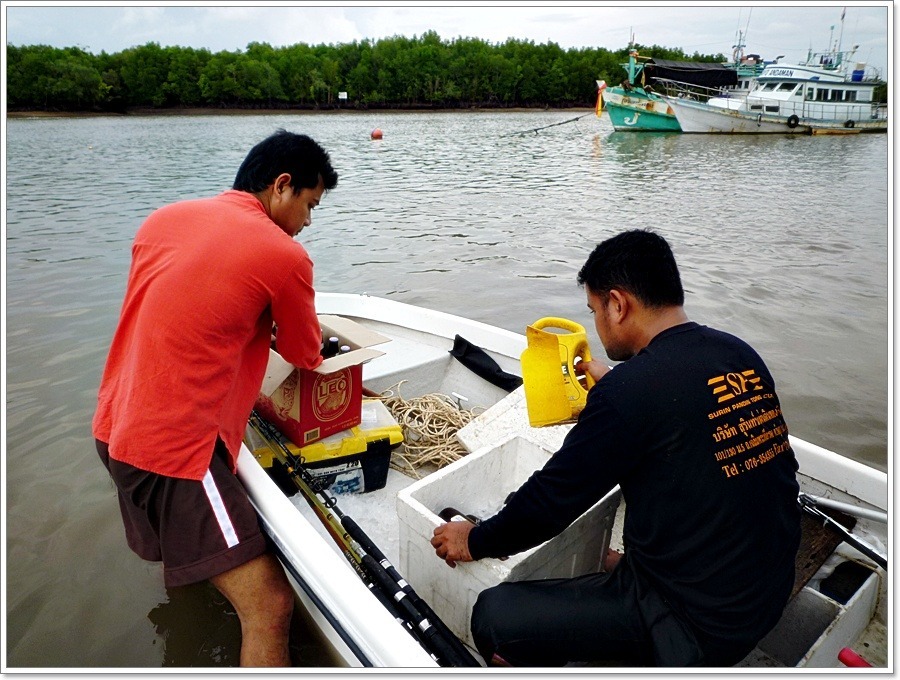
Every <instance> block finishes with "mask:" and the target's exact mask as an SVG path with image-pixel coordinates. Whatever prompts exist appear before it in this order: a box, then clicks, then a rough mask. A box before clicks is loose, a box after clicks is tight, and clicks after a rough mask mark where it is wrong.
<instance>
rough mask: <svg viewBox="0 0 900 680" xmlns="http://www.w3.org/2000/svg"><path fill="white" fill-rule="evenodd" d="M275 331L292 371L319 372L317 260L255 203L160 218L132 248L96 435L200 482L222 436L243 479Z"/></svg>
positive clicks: (119, 456) (137, 462)
mask: <svg viewBox="0 0 900 680" xmlns="http://www.w3.org/2000/svg"><path fill="white" fill-rule="evenodd" d="M273 320H274V321H275V323H276V324H277V326H278V351H279V353H280V354H281V355H282V356H283V357H284V358H285V359H286V360H287V361H289V362H291V363H293V364H294V365H296V366H300V367H302V368H315V367H316V366H318V365H319V364H320V363H321V361H322V359H321V356H320V348H321V345H320V343H321V330H320V326H319V323H318V319H317V318H316V311H315V293H314V290H313V265H312V261H311V260H310V258H309V255H308V254H307V252H306V249H305V248H303V246H302V245H300V244H299V243H297V242H296V241H294V240H293V239H292V238H291V237H290V236H288V235H287V234H286V233H285V232H284V231H282V230H281V229H280V228H279V227H278V225H276V224H275V223H274V222H272V220H271V219H269V217H268V215H266V213H265V211H264V209H263V206H262V204H261V203H260V202H259V200H257V198H256V197H255V196H253V195H252V194H249V193H245V192H241V191H226V192H224V193H222V194H220V195H218V196H216V197H213V198H205V199H197V200H190V201H182V202H179V203H175V204H172V205H168V206H165V207H163V208H160V209H159V210H156V211H155V212H153V213H152V214H151V215H150V216H149V217H148V218H147V220H146V221H145V222H144V224H143V225H142V226H141V228H140V229H139V230H138V232H137V235H136V236H135V240H134V244H133V246H132V263H131V271H130V273H129V277H128V286H127V289H126V293H125V300H124V303H123V305H122V312H121V316H120V319H119V325H118V327H117V329H116V332H115V334H114V336H113V339H112V344H111V347H110V351H109V356H108V358H107V363H106V367H105V369H104V372H103V377H102V380H101V383H100V390H99V395H98V407H97V411H96V413H95V415H94V420H93V434H94V436H95V437H96V438H97V439H100V440H101V441H105V442H107V443H108V444H109V449H110V456H111V457H112V458H114V459H116V460H119V461H121V462H125V463H128V464H130V465H133V466H135V467H138V468H141V469H143V470H148V471H150V472H156V473H158V474H162V475H166V476H170V477H181V478H184V479H197V480H199V479H202V478H203V475H204V473H205V472H206V470H207V468H208V466H209V461H210V458H211V456H212V451H213V447H214V445H215V441H216V437H217V436H219V437H221V438H222V441H224V442H225V445H226V446H227V448H228V451H229V452H230V454H231V467H232V470H235V469H236V464H235V460H236V456H237V453H238V451H239V449H240V443H241V439H242V437H243V433H244V428H245V427H246V424H247V418H248V416H249V414H250V410H251V408H252V407H253V403H254V400H255V399H256V397H257V394H258V393H259V388H260V384H261V382H262V378H263V376H264V374H265V369H266V363H267V360H268V348H269V344H270V340H271V332H272V322H273Z"/></svg>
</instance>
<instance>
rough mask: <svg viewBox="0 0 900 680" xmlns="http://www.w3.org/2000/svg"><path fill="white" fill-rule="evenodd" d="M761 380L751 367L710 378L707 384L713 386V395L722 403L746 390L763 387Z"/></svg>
mask: <svg viewBox="0 0 900 680" xmlns="http://www.w3.org/2000/svg"><path fill="white" fill-rule="evenodd" d="M759 382H760V378H759V376H757V375H756V371H754V370H753V369H752V368H751V369H750V370H748V371H741V372H740V373H726V374H725V375H719V376H716V377H715V378H710V379H709V381H708V382H707V383H706V384H707V385H709V386H710V387H712V388H713V395H714V396H716V397H718V399H719V403H720V404H721V403H722V402H723V401H729V400H730V399H734V398H735V397H739V396H740V395H742V394H744V393H746V392H750V391H755V390H761V389H763V386H762V385H760V384H759Z"/></svg>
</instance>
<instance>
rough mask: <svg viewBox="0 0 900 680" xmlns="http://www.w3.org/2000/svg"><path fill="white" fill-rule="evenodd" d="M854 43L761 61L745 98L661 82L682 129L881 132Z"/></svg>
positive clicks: (868, 76)
mask: <svg viewBox="0 0 900 680" xmlns="http://www.w3.org/2000/svg"><path fill="white" fill-rule="evenodd" d="M855 51H856V47H854V48H853V49H852V50H849V51H846V52H843V51H839V50H838V49H837V48H836V47H835V48H834V49H832V50H830V51H828V52H815V53H814V52H812V51H810V53H809V54H808V55H807V58H806V60H805V61H803V62H801V63H799V64H788V63H778V62H774V63H771V64H766V66H765V68H764V69H763V71H762V73H761V74H760V75H759V77H758V78H757V81H756V84H755V85H754V87H753V89H752V90H750V92H749V93H748V94H747V96H746V97H744V98H732V97H723V96H721V94H720V93H718V92H716V91H715V90H712V89H709V88H698V87H696V86H693V85H692V84H690V83H687V82H683V81H679V80H677V79H667V80H662V81H660V84H661V86H662V89H663V91H664V97H665V100H666V102H667V104H668V105H669V106H671V107H672V109H673V110H674V111H675V116H676V117H677V119H678V122H679V125H680V126H681V130H682V131H683V132H688V133H745V134H765V133H770V134H771V133H775V134H858V133H860V132H886V131H887V125H888V118H887V113H888V112H887V106H886V105H884V104H879V103H877V102H876V101H875V100H874V91H875V87H876V85H878V84H880V83H881V80H880V77H879V76H878V74H877V73H876V72H874V71H871V70H869V69H867V66H866V64H864V63H858V62H854V61H853V55H854V54H855Z"/></svg>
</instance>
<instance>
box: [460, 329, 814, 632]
mask: <svg viewBox="0 0 900 680" xmlns="http://www.w3.org/2000/svg"><path fill="white" fill-rule="evenodd" d="M796 471H797V462H796V459H795V457H794V453H793V451H792V450H791V448H790V443H789V441H788V433H787V426H786V424H785V422H784V418H783V417H782V414H781V407H780V404H779V401H778V397H777V395H776V393H775V386H774V382H773V380H772V376H771V375H770V373H769V371H768V369H767V368H766V366H765V364H764V363H763V361H762V359H761V358H760V357H759V355H758V354H757V353H756V352H755V351H754V350H753V349H752V348H751V347H750V346H749V345H748V344H747V343H745V342H744V341H742V340H740V339H739V338H736V337H734V336H732V335H729V334H727V333H722V332H720V331H716V330H713V329H710V328H707V327H705V326H700V325H698V324H696V323H693V322H689V323H685V324H681V325H679V326H675V327H673V328H670V329H667V330H666V331H663V332H662V333H660V334H659V335H657V336H656V337H655V338H654V339H653V340H652V342H650V344H649V345H648V346H647V347H646V348H644V349H643V350H641V352H639V353H638V354H637V355H636V356H634V357H633V358H631V359H629V360H628V361H626V362H624V363H622V364H620V365H618V366H616V367H615V368H614V369H613V370H612V371H611V372H610V373H608V374H607V375H605V376H604V377H603V378H602V379H601V380H600V381H599V382H598V383H597V384H596V386H595V387H594V388H593V389H591V391H590V393H589V395H588V399H587V405H586V406H585V408H584V410H583V411H582V413H581V415H580V416H579V418H578V422H577V423H576V425H575V426H574V427H573V428H572V430H571V431H570V432H569V434H568V435H567V437H566V439H565V441H564V442H563V445H562V448H560V450H559V451H558V452H557V453H556V454H554V456H553V457H552V458H551V459H550V461H548V463H547V464H546V465H545V466H544V467H543V468H542V469H541V470H538V471H537V472H535V473H534V474H533V475H532V476H531V477H530V478H529V479H528V480H527V481H526V482H525V483H524V484H523V485H522V487H521V488H520V489H519V490H518V491H517V492H516V493H515V495H514V496H513V497H512V499H511V500H510V501H509V503H508V504H507V505H506V506H505V507H504V508H503V509H502V510H501V511H500V512H499V513H498V514H496V515H495V516H493V517H491V518H489V519H487V520H485V521H484V522H483V523H482V524H481V525H480V526H479V527H476V528H474V529H473V530H472V532H471V533H470V535H469V550H470V552H471V554H472V556H473V557H474V558H475V559H480V558H483V557H500V556H503V555H510V554H515V553H517V552H521V551H522V550H527V549H528V548H530V547H533V546H535V545H539V544H540V543H542V542H544V541H546V540H548V539H550V538H552V537H553V536H555V535H556V534H558V533H559V532H560V531H562V530H563V529H565V528H566V527H567V526H568V525H569V524H570V523H571V522H572V521H574V520H575V519H576V518H577V517H578V516H580V515H581V514H582V513H583V512H585V511H586V510H587V509H588V508H590V507H591V506H592V505H593V504H594V503H595V502H597V501H598V500H599V499H600V498H602V497H603V496H604V495H605V494H606V493H607V492H609V491H610V490H611V489H612V488H613V487H614V486H615V485H616V484H619V485H620V486H621V489H622V493H623V497H624V499H625V503H626V506H625V507H626V514H625V525H624V543H625V549H626V551H627V553H628V555H629V562H630V563H631V564H632V565H633V567H634V569H635V570H636V572H637V573H638V574H640V575H641V576H642V577H643V578H645V579H646V580H647V582H648V583H649V584H650V585H651V586H652V587H654V588H655V589H656V590H657V591H658V592H660V593H661V594H662V595H663V597H665V598H666V600H667V601H668V602H669V603H670V604H671V605H672V606H673V607H674V608H675V609H676V610H677V611H679V612H680V614H681V615H683V616H684V617H685V618H686V619H687V621H688V622H689V623H690V624H692V625H693V626H694V627H696V628H697V629H698V630H699V631H700V632H701V633H702V634H703V635H705V636H708V637H710V638H712V639H723V640H741V641H742V640H748V639H758V638H759V637H761V636H762V635H764V634H765V633H766V632H767V631H768V630H769V629H770V628H771V627H772V626H773V625H774V624H775V623H776V622H777V620H778V618H779V617H780V615H781V612H782V610H783V607H784V605H785V603H786V602H787V598H788V596H789V594H790V591H791V588H792V587H793V580H794V560H795V557H796V552H797V547H798V545H799V540H800V513H799V510H798V507H797V494H798V492H799V487H798V484H797V480H796V474H795V473H796Z"/></svg>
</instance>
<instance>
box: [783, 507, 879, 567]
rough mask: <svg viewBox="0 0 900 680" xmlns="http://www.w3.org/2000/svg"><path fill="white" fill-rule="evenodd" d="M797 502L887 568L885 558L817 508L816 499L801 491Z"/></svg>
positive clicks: (864, 553)
mask: <svg viewBox="0 0 900 680" xmlns="http://www.w3.org/2000/svg"><path fill="white" fill-rule="evenodd" d="M797 502H798V503H800V507H801V508H802V509H803V511H804V512H805V513H806V514H807V515H809V516H810V517H813V518H814V519H816V520H818V521H820V522H821V523H822V525H823V526H826V527H829V528H830V529H832V530H833V531H835V532H837V533H838V534H840V535H841V537H842V538H843V539H844V541H845V542H846V543H849V544H850V545H852V546H853V547H854V548H856V549H857V550H859V551H860V552H861V553H862V554H863V555H865V556H866V557H868V558H870V559H872V560H874V561H875V564H877V565H878V566H879V567H881V568H882V569H884V570H887V558H885V557H882V556H881V555H879V554H878V553H877V552H875V550H873V549H872V548H871V547H870V546H868V545H866V544H865V543H863V542H862V541H861V540H859V539H858V538H857V537H856V536H854V535H853V534H852V533H850V530H849V529H847V527H845V526H844V525H842V524H840V523H838V522H836V521H835V520H834V519H832V518H831V517H829V516H828V515H826V514H825V513H824V512H822V511H821V510H819V509H818V508H817V507H816V501H815V499H813V498H812V497H811V496H808V495H806V494H805V493H801V494H800V495H799V496H798V497H797Z"/></svg>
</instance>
